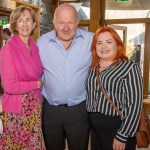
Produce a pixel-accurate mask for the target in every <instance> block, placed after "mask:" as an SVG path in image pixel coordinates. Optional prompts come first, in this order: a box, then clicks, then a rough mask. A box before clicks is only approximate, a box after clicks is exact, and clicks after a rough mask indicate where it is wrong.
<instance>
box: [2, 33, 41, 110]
mask: <svg viewBox="0 0 150 150" xmlns="http://www.w3.org/2000/svg"><path fill="white" fill-rule="evenodd" d="M29 41H30V52H29V51H28V49H27V48H26V45H25V44H24V42H23V41H22V40H21V38H20V37H19V36H18V35H14V36H12V38H11V39H10V40H9V41H8V42H7V44H6V45H5V46H3V47H2V49H1V53H0V73H1V79H2V84H3V88H4V94H3V96H2V108H3V111H4V112H12V113H20V112H21V103H22V94H25V93H28V92H29V91H32V90H34V91H35V93H36V95H37V96H38V97H39V98H40V99H41V90H40V89H38V85H37V81H38V80H39V79H40V78H41V76H42V74H43V68H42V64H41V60H40V57H39V53H38V48H37V46H36V44H35V42H34V41H33V40H32V38H30V39H29Z"/></svg>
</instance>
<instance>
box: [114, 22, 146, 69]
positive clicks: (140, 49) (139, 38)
mask: <svg viewBox="0 0 150 150" xmlns="http://www.w3.org/2000/svg"><path fill="white" fill-rule="evenodd" d="M114 26H119V27H121V26H122V27H123V28H125V27H126V29H127V35H125V36H126V37H124V34H123V30H122V32H121V30H116V31H117V33H118V34H119V35H120V37H121V39H122V40H123V39H124V38H126V55H127V56H128V58H129V59H130V60H132V61H134V62H136V63H138V64H139V65H140V66H141V70H142V71H143V62H144V60H143V59H144V37H145V24H115V25H114Z"/></svg>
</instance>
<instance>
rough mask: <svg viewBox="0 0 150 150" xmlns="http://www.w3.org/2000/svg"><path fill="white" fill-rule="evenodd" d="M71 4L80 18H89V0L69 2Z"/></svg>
mask: <svg viewBox="0 0 150 150" xmlns="http://www.w3.org/2000/svg"><path fill="white" fill-rule="evenodd" d="M69 4H71V5H73V6H74V7H75V8H76V10H77V12H78V15H79V18H80V19H81V20H89V19H90V0H84V1H83V2H82V0H80V2H79V3H69Z"/></svg>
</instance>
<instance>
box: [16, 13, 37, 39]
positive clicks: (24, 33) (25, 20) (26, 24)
mask: <svg viewBox="0 0 150 150" xmlns="http://www.w3.org/2000/svg"><path fill="white" fill-rule="evenodd" d="M34 27H35V22H33V18H32V16H31V14H30V12H29V11H28V10H24V11H23V12H22V13H21V16H20V17H19V18H18V20H17V23H16V30H17V31H18V34H19V35H20V36H21V37H22V38H25V37H28V36H30V34H31V32H32V30H33V29H34Z"/></svg>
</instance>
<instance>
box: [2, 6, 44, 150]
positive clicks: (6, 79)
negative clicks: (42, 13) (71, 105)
mask: <svg viewBox="0 0 150 150" xmlns="http://www.w3.org/2000/svg"><path fill="white" fill-rule="evenodd" d="M37 27H38V21H37V18H36V15H35V13H34V11H33V10H32V9H31V8H29V7H25V6H19V7H17V8H16V9H15V10H14V11H13V12H12V14H11V15H10V29H11V31H12V33H13V34H14V35H13V36H12V37H11V39H10V40H9V41H8V42H7V44H6V45H5V46H3V47H2V49H1V54H0V72H1V79H2V83H3V88H4V94H3V96H2V107H3V123H4V133H3V135H2V137H0V149H1V150H8V149H18V150H19V149H26V150H42V149H44V142H43V136H42V131H41V103H42V96H41V85H42V83H41V76H42V74H43V68H42V64H41V61H40V57H39V53H38V48H37V46H36V44H35V42H34V41H33V40H32V38H31V34H32V33H33V32H34V30H35V28H37Z"/></svg>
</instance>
